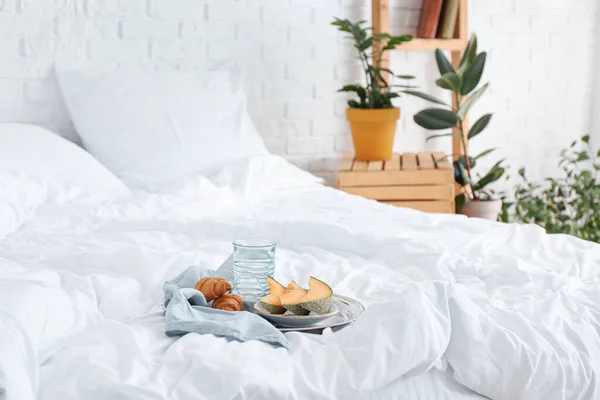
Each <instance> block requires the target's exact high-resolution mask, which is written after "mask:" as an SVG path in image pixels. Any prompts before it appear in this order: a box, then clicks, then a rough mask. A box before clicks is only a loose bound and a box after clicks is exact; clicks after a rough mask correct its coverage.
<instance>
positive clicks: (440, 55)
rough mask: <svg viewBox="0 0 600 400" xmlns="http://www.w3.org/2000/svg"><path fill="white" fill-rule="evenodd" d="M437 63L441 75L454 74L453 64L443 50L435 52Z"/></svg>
mask: <svg viewBox="0 0 600 400" xmlns="http://www.w3.org/2000/svg"><path fill="white" fill-rule="evenodd" d="M435 61H436V62H437V66H438V69H439V70H440V75H444V74H447V73H448V72H454V68H453V67H452V64H451V63H450V61H449V60H448V58H447V57H446V55H445V54H444V52H443V51H442V50H440V49H436V50H435Z"/></svg>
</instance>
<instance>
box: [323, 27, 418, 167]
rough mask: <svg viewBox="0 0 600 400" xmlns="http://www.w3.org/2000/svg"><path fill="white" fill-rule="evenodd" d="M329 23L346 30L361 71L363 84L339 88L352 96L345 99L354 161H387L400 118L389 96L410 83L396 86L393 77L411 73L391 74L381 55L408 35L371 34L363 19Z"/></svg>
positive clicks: (409, 37) (370, 29) (392, 96)
mask: <svg viewBox="0 0 600 400" xmlns="http://www.w3.org/2000/svg"><path fill="white" fill-rule="evenodd" d="M331 24H332V25H333V26H335V27H337V29H338V30H339V31H341V32H344V33H347V34H348V36H349V37H350V38H351V39H352V40H353V41H354V47H355V49H356V51H357V53H358V58H359V60H360V62H361V66H362V68H363V71H364V77H365V82H364V84H352V85H345V86H344V87H342V88H341V89H340V90H339V91H340V92H351V93H354V94H355V95H356V98H355V99H352V100H349V101H348V106H349V108H348V109H347V110H346V118H347V119H348V122H349V123H350V127H351V131H352V142H353V144H354V152H355V157H356V159H357V160H363V161H370V160H389V159H391V158H392V148H393V144H394V135H395V131H396V122H397V120H398V119H399V118H400V109H399V108H396V107H394V105H393V104H392V99H394V98H396V97H399V90H396V89H397V88H402V89H405V90H408V91H410V89H412V88H413V86H410V85H397V84H394V83H393V78H398V79H404V80H410V79H414V77H413V76H407V75H394V73H393V72H392V71H391V70H390V69H389V68H386V67H385V66H384V65H383V59H384V54H385V53H386V52H387V51H389V50H392V49H394V48H396V46H397V45H399V44H401V43H403V42H407V41H410V40H412V36H410V35H400V36H393V35H390V34H388V33H379V34H373V33H372V28H369V27H366V26H365V24H366V21H358V22H351V21H349V20H347V19H340V18H336V19H335V20H334V21H333V22H332V23H331Z"/></svg>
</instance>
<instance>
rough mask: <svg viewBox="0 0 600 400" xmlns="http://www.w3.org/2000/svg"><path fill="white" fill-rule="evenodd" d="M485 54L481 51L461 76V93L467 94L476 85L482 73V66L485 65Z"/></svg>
mask: <svg viewBox="0 0 600 400" xmlns="http://www.w3.org/2000/svg"><path fill="white" fill-rule="evenodd" d="M486 57H487V54H486V53H485V52H484V53H481V54H479V55H478V56H477V57H476V58H475V61H473V64H471V65H470V66H469V67H468V68H467V69H466V70H465V73H464V74H463V76H462V85H461V87H460V93H461V94H463V95H464V94H469V93H471V91H473V89H475V88H476V87H477V85H478V84H479V81H480V80H481V75H482V74H483V68H484V67H485V60H486Z"/></svg>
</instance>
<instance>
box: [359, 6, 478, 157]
mask: <svg viewBox="0 0 600 400" xmlns="http://www.w3.org/2000/svg"><path fill="white" fill-rule="evenodd" d="M389 3H390V0H371V7H372V17H373V32H374V33H384V32H389V30H390V4H389ZM468 9H469V7H468V0H459V8H458V20H457V23H456V29H455V32H454V39H419V38H415V39H413V40H411V41H410V42H407V43H403V44H402V45H400V46H398V47H397V50H412V51H433V50H435V49H441V50H447V51H450V52H451V53H452V65H453V66H454V68H458V65H459V64H460V60H461V58H462V55H463V52H464V51H465V48H466V47H467V42H468V40H469V38H468V35H469V29H468ZM389 62H390V60H389V58H388V57H385V58H384V59H383V60H382V64H383V65H382V66H384V67H386V68H387V67H389ZM452 101H453V102H454V101H455V100H454V99H452ZM454 105H455V106H456V103H454ZM452 153H453V154H454V159H458V157H459V155H460V154H462V153H463V149H462V145H461V141H460V137H453V138H452Z"/></svg>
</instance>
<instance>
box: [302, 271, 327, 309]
mask: <svg viewBox="0 0 600 400" xmlns="http://www.w3.org/2000/svg"><path fill="white" fill-rule="evenodd" d="M308 286H309V287H310V290H309V291H308V293H307V294H306V296H304V298H303V299H302V300H301V301H300V303H299V304H300V307H302V308H304V309H305V310H308V311H312V312H314V313H316V314H319V315H323V314H327V313H328V312H329V307H331V299H332V296H333V290H331V288H330V287H329V285H328V284H326V283H325V282H323V281H321V280H319V279H317V278H315V277H312V276H311V277H310V279H309V280H308Z"/></svg>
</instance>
